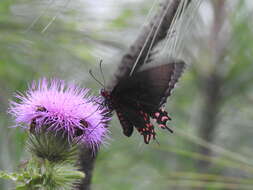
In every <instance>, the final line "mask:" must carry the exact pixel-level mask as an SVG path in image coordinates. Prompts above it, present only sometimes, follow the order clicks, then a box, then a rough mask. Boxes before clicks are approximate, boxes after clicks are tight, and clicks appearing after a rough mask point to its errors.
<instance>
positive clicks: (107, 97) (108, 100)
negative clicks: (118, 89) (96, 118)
mask: <svg viewBox="0 0 253 190" xmlns="http://www.w3.org/2000/svg"><path fill="white" fill-rule="evenodd" d="M100 94H101V96H103V98H104V101H103V105H104V106H106V107H107V108H108V110H110V111H113V110H114V109H115V100H114V99H113V98H112V96H111V92H110V91H108V90H106V89H104V88H102V89H101V90H100Z"/></svg>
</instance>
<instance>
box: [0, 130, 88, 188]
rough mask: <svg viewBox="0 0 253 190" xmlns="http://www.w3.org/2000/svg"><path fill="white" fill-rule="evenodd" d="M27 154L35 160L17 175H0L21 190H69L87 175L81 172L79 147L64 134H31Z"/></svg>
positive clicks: (22, 166)
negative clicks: (79, 169)
mask: <svg viewBox="0 0 253 190" xmlns="http://www.w3.org/2000/svg"><path fill="white" fill-rule="evenodd" d="M27 150H28V151H29V152H30V153H31V155H32V158H31V159H29V160H28V161H26V162H24V163H22V164H21V165H20V170H19V171H18V172H17V173H5V172H1V173H0V178H4V179H9V180H12V181H14V182H15V183H16V184H17V186H16V189H17V190H69V189H72V188H74V186H75V184H76V183H77V182H78V181H79V180H80V179H82V178H84V174H83V173H82V172H79V171H78V167H77V166H76V164H77V161H78V153H79V152H78V147H77V144H76V143H71V142H69V141H68V138H67V137H66V136H64V135H62V134H57V135H56V134H53V133H52V132H43V131H42V132H40V133H39V132H38V133H35V134H30V135H29V137H28V140H27Z"/></svg>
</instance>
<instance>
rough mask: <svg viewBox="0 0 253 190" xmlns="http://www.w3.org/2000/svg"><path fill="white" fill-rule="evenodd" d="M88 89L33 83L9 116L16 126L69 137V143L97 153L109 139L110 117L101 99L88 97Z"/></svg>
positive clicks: (61, 83) (12, 104)
mask: <svg viewBox="0 0 253 190" xmlns="http://www.w3.org/2000/svg"><path fill="white" fill-rule="evenodd" d="M88 92H89V90H88V89H81V88H80V87H78V86H75V85H73V84H72V85H66V83H65V82H64V81H61V80H58V79H52V80H50V81H48V80H46V79H41V80H39V82H38V83H35V82H33V83H32V85H31V86H30V87H29V89H28V91H27V92H26V93H25V94H21V93H19V94H17V95H16V97H17V98H18V99H19V100H20V101H19V103H17V102H14V101H11V102H10V109H9V113H10V114H12V115H13V116H14V117H15V121H16V125H15V126H22V127H25V128H27V125H28V126H30V127H28V128H30V130H31V128H34V130H35V132H39V131H41V130H42V129H46V130H50V131H53V132H55V133H56V134H57V133H58V132H61V133H62V132H63V133H64V134H67V136H68V139H69V140H78V141H79V142H81V143H83V144H85V145H87V146H88V147H90V148H92V149H93V150H96V149H97V148H98V147H99V145H100V144H101V143H103V142H104V139H105V138H106V137H107V134H108V129H107V127H106V124H107V122H108V120H109V117H107V116H106V111H105V109H104V108H101V106H100V103H99V102H101V99H100V98H99V97H91V96H89V95H88Z"/></svg>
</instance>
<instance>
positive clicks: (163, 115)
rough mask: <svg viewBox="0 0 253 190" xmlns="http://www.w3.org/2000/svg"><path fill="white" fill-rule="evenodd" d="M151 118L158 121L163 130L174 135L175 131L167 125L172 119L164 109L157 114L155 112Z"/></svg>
mask: <svg viewBox="0 0 253 190" xmlns="http://www.w3.org/2000/svg"><path fill="white" fill-rule="evenodd" d="M151 117H152V118H153V119H155V120H156V122H157V124H158V126H159V127H161V128H162V129H167V130H168V131H170V132H171V133H173V130H171V129H170V128H169V127H168V126H167V125H166V123H167V121H168V120H171V118H170V117H169V116H168V112H166V111H165V110H164V109H163V108H161V109H159V110H158V111H157V112H154V113H153V114H151Z"/></svg>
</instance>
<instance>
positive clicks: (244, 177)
mask: <svg viewBox="0 0 253 190" xmlns="http://www.w3.org/2000/svg"><path fill="white" fill-rule="evenodd" d="M41 2H42V1H34V0H22V1H21V0H2V1H1V3H0V26H1V27H0V52H1V54H0V90H1V91H0V129H1V133H0V169H1V170H7V171H15V170H14V168H15V167H16V165H17V164H18V163H19V162H20V160H21V159H24V158H26V157H27V155H26V152H25V151H24V141H25V138H26V135H25V134H24V133H23V132H22V130H20V129H10V128H8V126H11V125H12V123H11V122H10V118H9V116H8V115H7V114H6V110H7V107H8V100H9V99H10V97H11V96H12V94H13V93H14V92H16V91H23V89H25V88H26V87H27V83H30V82H31V80H33V79H37V78H39V77H42V76H47V77H60V78H63V79H65V80H70V81H73V80H74V81H78V82H80V83H82V84H83V85H85V87H89V88H92V89H93V90H92V92H94V93H96V94H97V92H98V91H97V89H98V88H100V86H99V85H98V84H97V83H96V82H94V80H91V78H90V77H89V75H88V70H89V69H92V70H93V71H94V72H97V73H99V71H98V70H99V69H98V66H97V63H98V62H99V59H103V60H104V62H103V63H104V64H103V72H104V74H105V77H106V78H109V77H110V73H112V71H113V70H115V68H116V66H117V64H118V60H120V55H122V53H124V52H123V50H125V48H126V47H128V46H129V45H130V44H131V42H132V41H133V40H134V39H136V36H137V31H138V32H139V30H140V26H142V25H143V22H144V21H145V17H146V15H147V11H146V10H150V8H151V5H152V3H153V1H151V0H143V1H138V2H136V1H129V2H127V6H126V2H125V1H117V3H116V4H106V5H105V4H103V3H102V1H99V2H97V3H98V4H95V5H94V4H93V3H91V4H90V3H88V1H87V2H86V1H82V2H81V1H70V4H69V6H67V7H65V8H59V6H57V5H58V4H57V3H59V4H61V5H62V4H64V1H55V0H54V1H53V2H57V3H52V4H50V3H49V1H43V2H42V3H41ZM112 2H116V1H112ZM211 2H214V1H213V0H207V1H205V4H204V5H205V6H208V5H209V4H210V3H211ZM215 2H219V0H217V1H215ZM237 2H238V5H237V4H236V3H237ZM248 2H249V1H245V0H234V1H230V0H226V5H227V6H228V7H227V10H228V12H227V14H228V15H229V16H228V17H229V19H228V20H226V22H225V26H224V30H225V31H226V30H228V31H229V34H230V35H231V36H230V38H229V39H227V38H226V37H228V36H227V35H224V39H226V40H227V41H226V40H224V41H226V42H227V44H226V55H225V56H224V59H223V60H222V61H221V63H220V65H218V68H219V69H218V71H219V72H221V73H222V76H223V77H224V78H223V79H224V84H223V87H222V89H221V91H222V95H223V97H222V98H223V100H222V102H221V113H220V114H219V117H218V121H219V124H218V126H217V131H216V133H215V138H214V139H215V141H214V142H212V143H211V144H206V142H205V141H204V142H203V141H202V140H199V139H197V140H196V139H195V140H193V139H192V138H189V136H191V137H195V136H196V131H197V128H196V125H197V123H198V121H199V120H200V119H201V118H200V115H201V114H200V105H201V104H202V102H203V99H204V98H205V97H204V96H203V93H201V90H202V89H203V88H202V89H201V85H203V84H202V78H201V77H203V78H204V77H206V76H207V74H208V73H210V72H212V68H213V67H212V65H211V64H209V63H210V62H211V61H210V60H212V59H213V57H212V56H210V52H211V49H210V47H211V46H210V44H211V43H212V39H210V38H209V37H210V36H209V35H210V31H209V29H210V28H212V25H211V24H210V22H211V19H210V17H211V16H210V15H209V13H210V12H211V13H212V11H213V7H212V6H210V7H209V8H207V9H205V6H203V7H201V9H203V10H204V11H203V12H205V13H206V14H204V18H203V19H207V21H206V22H207V23H206V25H203V26H200V27H195V25H193V33H195V34H196V35H195V37H193V39H192V41H190V42H189V43H188V41H186V44H188V45H187V46H189V47H190V50H192V51H193V52H194V53H193V54H194V55H195V54H197V56H196V58H195V60H193V61H192V59H190V61H189V62H188V67H187V69H186V71H185V73H184V76H183V77H182V79H181V80H180V83H179V84H178V85H177V86H178V88H177V89H176V90H175V91H174V92H173V94H172V96H171V98H170V100H169V101H168V104H167V110H168V112H169V113H170V114H171V117H172V121H171V122H170V125H171V126H172V128H173V129H174V131H175V133H174V134H173V135H171V134H168V133H166V132H165V131H163V130H157V133H158V135H157V139H158V141H159V143H160V146H157V145H152V144H151V146H150V145H148V146H146V145H144V144H142V138H141V137H140V136H139V134H137V133H136V132H135V133H134V134H133V136H132V137H131V138H126V137H124V135H123V134H122V130H121V128H120V124H119V122H118V120H117V119H116V117H115V119H114V120H113V121H112V122H111V125H110V130H111V138H112V139H113V140H112V141H111V143H110V145H109V148H104V147H103V148H102V149H101V151H100V152H99V154H98V158H97V162H96V166H95V171H94V173H93V181H92V183H93V188H94V189H103V190H118V189H124V190H131V189H138V190H144V189H145V190H151V189H159V190H168V189H179V190H188V189H197V188H198V189H199V188H201V189H205V190H213V189H214V190H216V189H217V190H223V189H226V190H229V189H240V190H241V189H242V190H244V189H252V181H253V177H252V176H253V172H252V162H251V160H252V157H253V152H252V148H251V147H252V146H253V141H252V136H253V133H252V118H253V111H252V101H253V98H252V92H253V86H252V84H253V81H252V79H253V78H252V72H253V64H252V60H253V43H252V41H253V39H252V37H253V35H252V33H253V32H252V18H251V17H252V10H250V8H251V7H250V6H248ZM100 3H101V4H100ZM56 4H57V5H56ZM232 4H233V5H232ZM233 6H235V7H233ZM73 7H74V8H73ZM94 7H95V8H94ZM70 11H73V12H75V13H76V14H71V15H69V14H68V13H69V12H70ZM43 13H44V15H43ZM41 14H42V15H41ZM40 15H41V17H40V19H39V20H38V21H37V22H36V23H35V25H33V27H31V28H29V26H31V23H32V22H33V21H34V19H35V18H38V16H40ZM56 15H57V18H56V19H55V21H54V22H53V23H52V24H51V25H50V27H49V28H48V29H47V30H46V31H45V32H44V33H41V31H42V30H43V28H44V27H45V26H46V25H47V24H48V23H49V22H50V21H51V20H52V18H54V16H56ZM115 15H116V16H115ZM208 19H209V20H208ZM227 26H228V27H227ZM28 28H29V30H27V29H28ZM190 30H191V29H190ZM187 35H188V34H187ZM221 35H223V33H222V34H221ZM190 38H192V37H190ZM194 39H195V40H194ZM222 39H223V38H222ZM186 53H187V52H186ZM190 53H191V52H190ZM96 69H97V70H96ZM97 76H98V77H100V74H97ZM199 76H201V77H199ZM106 81H107V82H108V80H106ZM207 122H208V121H207ZM185 134H187V135H185ZM188 135H189V136H188ZM41 138H42V137H41ZM29 141H32V142H30V143H31V144H33V142H35V143H36V141H37V139H36V138H35V137H31V139H30V140H29ZM39 141H40V139H39ZM195 145H201V146H204V147H209V148H210V149H211V150H212V151H213V152H214V153H213V155H211V156H207V155H201V154H199V153H198V152H196V150H195V149H194V147H195ZM214 145H215V146H214ZM221 147H223V149H224V150H225V152H227V153H225V152H224V151H221V149H220V148H221ZM30 150H31V149H30ZM42 150H43V151H42V152H43V154H45V152H47V148H46V146H44V147H43V149H42ZM55 151H56V152H57V150H55ZM31 152H34V154H37V155H41V151H40V152H36V151H33V150H31ZM52 155H53V154H49V155H48V156H47V157H49V158H50V157H53V158H54V157H55V156H54V155H53V156H52ZM60 157H62V158H64V159H67V157H68V156H67V155H64V154H63V155H61V156H60ZM33 159H36V160H41V157H39V158H38V157H35V158H33ZM50 160H52V159H50ZM196 160H204V161H208V162H209V163H211V165H210V169H209V170H208V172H206V173H202V174H200V173H198V172H197V168H196V166H195V165H194V162H195V161H196ZM47 162H48V161H47ZM26 164H28V163H26ZM42 164H43V168H45V167H46V161H44V162H41V163H38V165H40V166H42ZM50 167H51V166H50ZM52 168H53V167H52ZM23 171H24V169H23ZM36 171H39V170H36ZM64 171H66V170H64ZM38 173H39V172H38ZM38 173H37V174H38ZM106 174H108V175H106ZM17 175H18V174H9V175H7V174H4V173H1V176H2V177H5V178H11V179H12V180H14V179H17ZM33 175H34V179H35V178H36V175H35V174H33ZM38 175H41V173H39V174H38ZM23 179H24V178H23ZM27 179H28V178H27ZM14 181H15V180H14ZM28 181H29V179H28ZM32 181H33V180H32ZM10 184H11V183H10V182H7V181H6V180H5V181H3V180H0V189H3V190H5V189H11V187H12V186H11V185H10ZM21 184H24V183H21Z"/></svg>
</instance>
